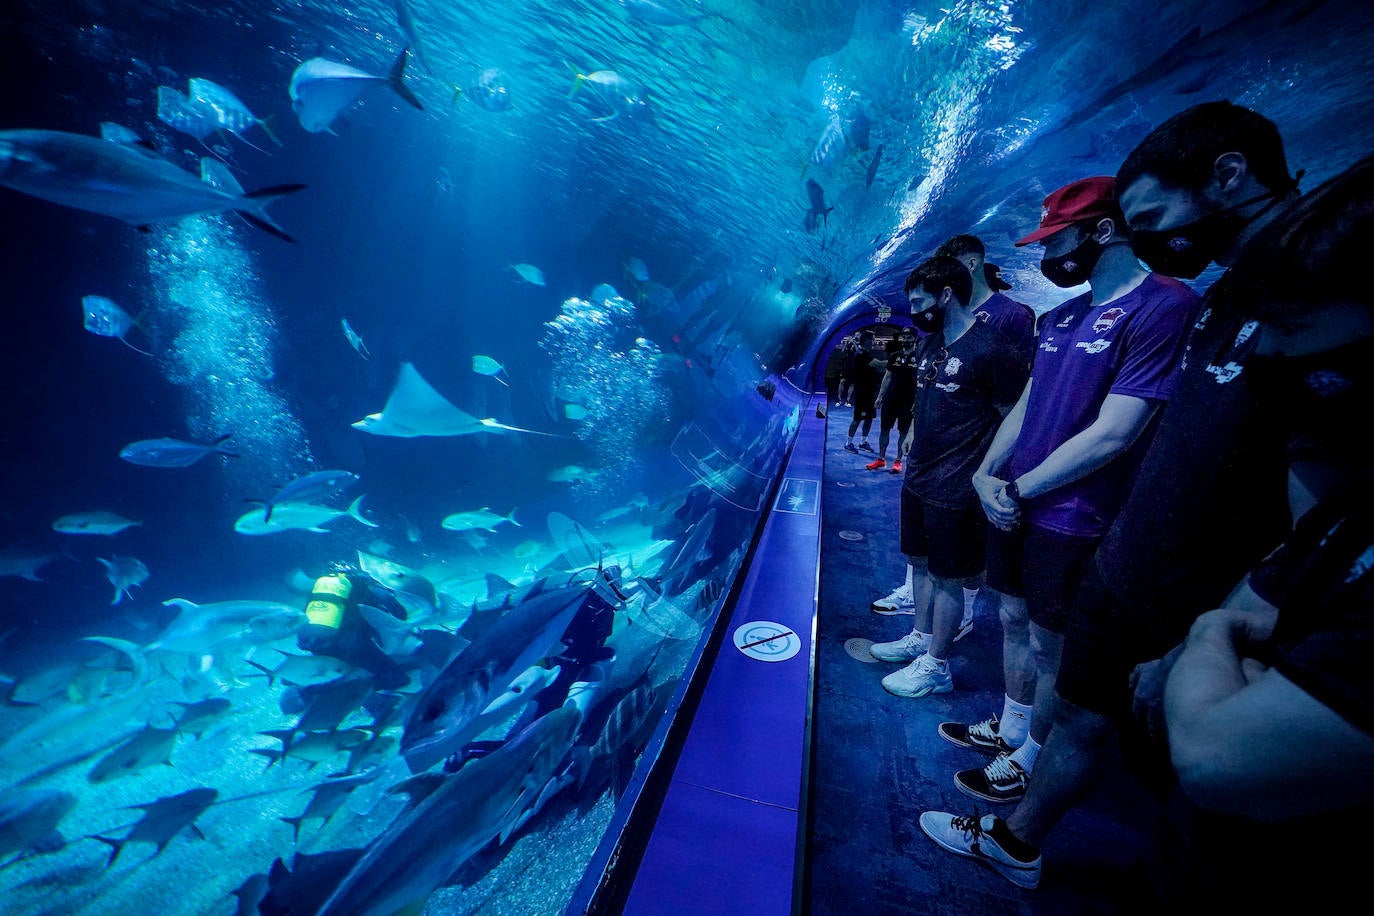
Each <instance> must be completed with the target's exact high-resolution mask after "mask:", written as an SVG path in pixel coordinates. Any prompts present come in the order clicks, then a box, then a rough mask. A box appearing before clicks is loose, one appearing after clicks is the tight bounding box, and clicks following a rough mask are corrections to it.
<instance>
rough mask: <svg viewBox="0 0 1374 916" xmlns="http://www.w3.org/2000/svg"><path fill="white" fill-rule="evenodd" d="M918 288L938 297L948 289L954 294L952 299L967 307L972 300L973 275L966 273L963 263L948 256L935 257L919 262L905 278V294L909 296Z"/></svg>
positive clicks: (966, 269)
mask: <svg viewBox="0 0 1374 916" xmlns="http://www.w3.org/2000/svg"><path fill="white" fill-rule="evenodd" d="M918 286H919V287H920V288H921V291H922V292H924V293H926V294H927V295H930V296H938V295H940V291H941V290H942V289H944V288H945V287H949V288H950V290H952V291H953V293H954V298H955V299H958V300H959V304H960V305H964V306H966V305H968V304H969V301H970V300H971V299H972V298H973V275H972V274H970V273H969V272H968V268H967V267H965V266H964V262H963V261H960V260H959V259H958V258H952V257H950V256H949V255H935V256H934V257H931V258H927V259H926V260H925V261H923V262H921V266H920V267H917V268H916V269H915V270H913V271H912V272H911V273H910V274H908V275H907V278H906V294H907V296H908V297H910V296H911V291H912V290H914V289H916V287H918Z"/></svg>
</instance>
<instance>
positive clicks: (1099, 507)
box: [846, 101, 1374, 906]
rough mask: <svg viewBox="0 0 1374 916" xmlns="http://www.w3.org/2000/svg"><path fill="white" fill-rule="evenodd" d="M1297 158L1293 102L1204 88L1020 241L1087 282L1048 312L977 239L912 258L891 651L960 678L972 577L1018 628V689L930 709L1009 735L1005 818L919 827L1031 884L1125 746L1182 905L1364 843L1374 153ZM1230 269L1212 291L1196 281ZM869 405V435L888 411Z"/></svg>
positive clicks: (970, 728)
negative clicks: (1320, 168)
mask: <svg viewBox="0 0 1374 916" xmlns="http://www.w3.org/2000/svg"><path fill="white" fill-rule="evenodd" d="M1300 177H1301V173H1299V174H1298V176H1297V177H1296V178H1295V177H1293V176H1292V175H1291V174H1290V172H1289V167H1288V164H1287V161H1286V158H1285V154H1284V149H1283V143H1282V140H1281V137H1280V135H1279V131H1278V129H1277V127H1276V126H1275V125H1274V124H1273V123H1272V122H1270V121H1269V120H1268V119H1266V118H1264V117H1263V116H1262V115H1260V114H1258V113H1256V112H1254V111H1251V110H1249V109H1246V108H1243V107H1240V106H1237V105H1234V104H1231V103H1230V102H1224V101H1219V102H1209V103H1205V104H1202V105H1198V106H1194V107H1193V108H1190V109H1187V110H1186V111H1183V112H1181V113H1179V114H1177V115H1175V116H1174V117H1173V118H1171V119H1169V120H1168V121H1166V122H1164V123H1163V124H1161V125H1159V126H1158V127H1157V128H1156V129H1155V130H1154V131H1153V132H1151V133H1150V134H1149V136H1147V137H1146V138H1145V139H1144V140H1143V141H1141V143H1140V144H1139V145H1138V146H1137V147H1136V149H1135V150H1133V151H1132V152H1131V153H1130V155H1129V156H1127V158H1126V160H1125V161H1124V162H1123V164H1122V165H1121V167H1120V169H1119V170H1118V172H1117V174H1116V175H1115V176H1091V177H1086V178H1083V179H1081V180H1077V181H1074V182H1071V183H1069V184H1067V185H1065V186H1063V187H1061V188H1059V189H1057V190H1055V191H1054V192H1052V193H1051V194H1049V195H1048V196H1047V197H1046V198H1045V201H1044V207H1043V210H1042V213H1041V218H1040V221H1039V224H1038V226H1037V228H1035V230H1034V231H1032V232H1030V233H1028V234H1027V235H1026V236H1025V237H1024V238H1022V239H1020V240H1019V241H1018V242H1017V243H1016V244H1017V245H1018V246H1026V245H1039V246H1041V247H1042V248H1043V257H1042V259H1041V270H1042V272H1043V273H1044V275H1045V277H1046V278H1047V279H1049V280H1050V281H1051V282H1052V283H1054V284H1055V285H1056V286H1059V287H1062V288H1065V289H1075V288H1078V287H1080V286H1083V285H1085V284H1086V288H1087V289H1086V291H1085V292H1082V293H1079V294H1077V295H1074V296H1072V297H1071V298H1069V299H1067V301H1065V302H1063V303H1062V304H1060V305H1058V306H1055V307H1053V308H1051V309H1050V310H1048V311H1046V312H1044V313H1043V314H1041V315H1040V316H1039V318H1038V319H1036V318H1035V316H1034V315H1033V313H1032V312H1031V311H1030V310H1029V309H1028V308H1026V307H1025V306H1024V305H1021V304H1020V303H1017V302H1015V301H1013V300H1012V299H1010V298H1008V297H1007V296H1005V295H1003V294H1002V293H1001V292H1000V291H997V290H994V289H992V288H991V286H990V285H989V282H988V280H989V274H988V273H986V272H985V271H986V267H987V265H986V264H985V263H984V257H985V251H984V248H983V245H982V243H981V242H980V241H979V240H978V239H977V238H974V237H973V236H969V235H959V236H955V237H954V238H951V239H949V240H947V241H946V242H945V243H944V244H942V245H941V246H940V247H939V248H938V249H937V250H936V251H935V253H934V254H933V255H932V256H931V257H930V258H929V259H927V260H926V261H924V262H923V263H921V264H920V265H919V266H918V267H917V268H916V269H915V270H914V271H912V272H911V274H910V276H909V277H908V278H907V281H906V285H905V292H906V297H907V300H908V303H909V305H910V308H911V314H912V321H913V324H914V325H915V326H916V327H917V328H918V329H920V330H921V331H923V332H924V335H923V336H922V337H921V338H920V339H919V340H917V339H915V335H912V337H911V339H909V340H905V341H903V340H901V338H900V335H899V338H898V339H899V342H900V345H899V348H898V350H897V351H896V355H895V357H894V354H887V355H886V359H885V360H880V359H879V358H878V357H877V356H874V357H872V358H871V359H870V360H869V362H870V367H871V368H876V366H877V365H879V364H881V365H882V366H883V367H884V369H885V374H884V375H883V376H882V379H881V380H880V381H879V382H877V383H875V384H874V385H873V387H874V389H875V391H882V392H884V393H886V394H891V393H892V390H893V387H892V386H893V385H895V384H896V382H895V379H896V378H897V374H898V373H895V372H893V369H894V368H902V367H904V366H905V365H907V364H909V365H910V366H911V367H912V368H911V371H910V373H909V375H910V377H911V378H912V382H913V385H912V392H911V395H912V397H911V402H910V407H909V408H905V412H906V413H907V417H908V418H909V421H910V425H909V427H908V428H907V429H906V430H905V431H902V432H901V433H900V440H899V443H900V444H899V446H898V460H899V461H902V462H904V466H902V473H903V485H902V491H901V501H900V541H901V552H902V554H903V555H904V556H905V559H906V570H905V573H906V576H905V581H904V582H903V583H902V584H901V585H900V586H898V588H896V589H895V590H894V591H893V592H892V594H890V595H888V596H886V597H885V598H882V599H879V600H877V601H875V602H873V610H874V611H877V612H879V613H882V614H888V615H890V614H902V613H906V614H911V615H913V617H914V626H913V628H912V630H911V632H909V633H908V634H906V635H905V636H903V637H901V638H900V639H897V640H894V641H891V642H880V643H876V644H874V645H873V647H872V649H871V651H872V654H873V655H874V657H875V658H878V659H880V660H882V661H888V662H899V663H902V664H903V667H902V668H900V669H898V670H896V671H894V672H892V673H890V674H889V675H887V677H885V678H884V680H883V686H884V688H885V689H886V690H887V691H888V692H889V693H892V694H895V695H897V696H901V697H905V698H912V699H920V698H923V697H927V696H931V695H933V694H940V693H948V692H950V691H951V690H953V689H954V678H953V675H952V673H951V670H950V655H951V654H952V651H951V650H952V647H953V643H954V641H955V640H957V639H958V638H959V637H960V636H961V635H963V634H964V633H966V632H967V631H968V627H969V625H970V621H969V614H968V611H969V609H970V598H971V596H973V595H974V594H976V593H977V590H978V589H980V588H986V589H987V590H988V591H989V592H990V597H992V598H993V599H994V602H995V604H996V607H997V613H998V617H999V619H1000V621H1001V624H1002V628H1003V645H1002V668H1003V677H1004V681H1005V697H1004V701H1003V706H1002V709H1001V710H998V711H995V712H994V714H992V715H990V716H989V717H988V718H986V719H985V720H983V721H981V722H976V723H965V722H940V723H932V725H933V727H935V728H936V729H937V730H938V733H939V734H940V735H941V736H942V737H943V738H945V739H946V740H948V741H950V742H952V743H954V744H956V745H959V746H961V747H966V748H969V749H971V750H973V751H976V752H979V753H982V754H984V755H987V757H991V758H992V759H991V760H990V761H989V762H987V763H986V764H985V765H982V766H976V767H971V768H969V769H966V770H961V771H958V772H956V773H954V774H953V780H954V784H955V785H956V786H957V787H958V788H959V789H960V790H961V791H962V792H963V793H965V794H967V795H969V796H971V797H972V798H974V799H975V800H977V801H978V802H980V803H992V804H995V805H1002V806H1008V807H1006V808H1005V809H1004V810H1005V811H1006V813H1005V815H999V814H979V813H978V809H977V808H976V807H975V809H974V811H973V813H972V814H967V815H961V814H954V813H947V812H938V811H927V812H926V813H924V814H922V815H921V817H920V826H921V829H922V831H923V832H924V833H925V834H926V836H928V837H929V838H930V839H931V840H933V841H934V842H935V843H937V844H938V845H939V846H940V847H942V848H943V849H945V850H948V851H950V852H952V853H955V854H957V855H961V856H967V857H970V858H973V859H976V860H978V861H980V862H982V863H984V864H985V865H988V866H990V867H991V868H992V869H993V870H995V871H996V872H998V873H999V874H1001V875H1002V876H1004V877H1005V878H1007V879H1008V880H1010V881H1012V882H1013V883H1015V884H1017V885H1018V886H1021V887H1024V888H1034V887H1036V886H1037V885H1038V883H1039V881H1040V876H1041V870H1042V859H1041V855H1040V847H1041V846H1042V845H1043V844H1044V843H1045V841H1046V839H1047V837H1048V836H1049V834H1050V832H1051V831H1052V829H1053V828H1054V827H1055V825H1056V824H1057V823H1058V822H1059V821H1060V820H1061V819H1062V818H1063V816H1064V815H1065V814H1066V813H1068V811H1070V810H1071V809H1072V808H1074V807H1075V806H1076V805H1077V804H1078V803H1079V802H1080V801H1081V800H1082V799H1083V798H1084V797H1085V796H1086V795H1087V794H1088V792H1089V791H1090V790H1091V789H1092V788H1093V787H1094V786H1095V785H1096V784H1097V780H1098V779H1099V778H1100V777H1101V776H1102V774H1103V773H1104V772H1105V771H1106V770H1107V768H1108V767H1110V766H1118V767H1120V766H1125V767H1126V768H1127V769H1128V770H1130V772H1132V773H1134V774H1136V775H1139V776H1142V777H1144V778H1145V779H1146V781H1147V784H1148V785H1150V786H1151V787H1152V788H1155V789H1157V790H1158V791H1159V792H1160V793H1161V798H1163V799H1165V800H1167V801H1169V802H1170V805H1171V807H1170V810H1171V811H1172V812H1174V814H1175V815H1176V816H1174V817H1171V818H1170V819H1169V820H1168V824H1169V826H1170V829H1171V830H1174V831H1176V832H1175V833H1170V834H1168V840H1164V837H1165V834H1164V833H1161V839H1162V842H1161V844H1160V845H1161V850H1162V852H1164V853H1165V854H1164V855H1163V856H1162V858H1165V859H1172V861H1171V862H1170V868H1169V874H1170V875H1171V879H1172V880H1173V881H1174V882H1175V884H1173V885H1172V886H1171V887H1170V888H1167V889H1163V890H1162V893H1166V894H1168V895H1170V896H1171V899H1174V901H1175V902H1180V901H1188V902H1190V903H1193V904H1201V903H1208V904H1216V903H1222V902H1224V903H1227V904H1230V905H1233V906H1234V905H1240V904H1242V903H1246V902H1249V903H1255V904H1259V903H1265V902H1268V901H1269V900H1270V899H1271V894H1272V890H1273V884H1272V883H1271V882H1270V881H1269V880H1268V879H1266V880H1258V879H1257V871H1258V870H1260V869H1264V868H1265V867H1266V864H1267V863H1268V862H1273V863H1275V864H1276V865H1281V871H1282V873H1283V874H1285V875H1289V876H1294V877H1293V880H1294V882H1297V881H1298V880H1302V888H1303V893H1304V894H1306V895H1309V896H1308V897H1307V898H1306V899H1309V900H1311V899H1313V898H1312V897H1311V896H1310V895H1311V894H1313V893H1314V892H1316V893H1317V896H1321V895H1322V893H1324V892H1322V890H1321V889H1322V888H1323V887H1326V886H1328V883H1327V882H1329V883H1330V884H1332V885H1334V886H1339V882H1340V880H1341V878H1342V877H1343V876H1345V875H1349V874H1351V873H1352V871H1351V870H1350V869H1352V867H1353V866H1354V865H1355V864H1357V863H1358V862H1361V861H1363V853H1362V851H1361V850H1360V845H1359V844H1358V843H1355V842H1353V841H1351V840H1350V839H1349V838H1348V837H1343V833H1344V832H1346V831H1348V828H1349V826H1350V825H1353V824H1359V823H1363V822H1364V819H1365V817H1367V816H1368V815H1369V814H1370V813H1371V808H1372V807H1374V790H1371V789H1370V788H1369V785H1370V780H1369V779H1368V777H1369V776H1371V775H1374V711H1372V710H1374V703H1371V702H1370V700H1371V699H1374V696H1371V694H1374V665H1371V662H1374V601H1371V598H1374V593H1372V592H1371V585H1374V576H1371V575H1370V573H1371V570H1374V516H1371V514H1370V512H1369V511H1368V508H1367V507H1368V505H1369V504H1370V503H1371V498H1370V496H1369V493H1370V492H1371V490H1370V486H1369V485H1370V484H1371V483H1374V466H1372V464H1371V460H1370V458H1369V452H1368V450H1367V449H1365V448H1364V447H1363V446H1362V445H1361V444H1359V443H1361V442H1362V436H1363V432H1362V430H1361V427H1362V426H1363V425H1364V423H1363V421H1364V419H1365V418H1367V417H1368V416H1370V413H1369V411H1370V407H1371V404H1372V403H1374V401H1371V397H1372V396H1374V393H1372V392H1371V387H1374V386H1371V382H1372V381H1374V379H1371V373H1374V302H1371V297H1370V293H1369V291H1368V289H1369V287H1368V284H1365V283H1362V282H1360V279H1359V276H1358V274H1357V272H1356V271H1354V270H1353V269H1352V265H1354V264H1356V263H1359V260H1360V258H1361V257H1362V256H1365V255H1366V253H1367V252H1368V251H1369V250H1370V246H1371V244H1374V238H1372V237H1371V231H1370V230H1371V225H1372V224H1374V223H1372V218H1374V159H1367V160H1364V161H1361V162H1360V163H1357V164H1356V165H1354V166H1352V167H1351V168H1349V169H1347V170H1346V171H1345V172H1343V173H1341V174H1339V175H1337V176H1336V177H1334V178H1332V179H1330V180H1329V181H1327V182H1326V183H1324V184H1323V185H1321V186H1320V187H1319V188H1317V189H1315V190H1314V191H1312V192H1310V193H1307V194H1302V193H1300V192H1299V189H1298V178H1300ZM1211 263H1216V264H1219V265H1221V266H1222V267H1225V268H1226V271H1225V273H1224V274H1223V275H1222V276H1221V278H1220V279H1219V280H1218V281H1217V282H1216V283H1214V284H1213V285H1212V286H1211V287H1210V288H1209V289H1207V290H1206V291H1205V293H1204V294H1203V295H1201V296H1200V295H1199V293H1198V292H1197V291H1195V290H1194V289H1193V288H1191V287H1190V286H1189V285H1188V284H1187V283H1185V282H1183V281H1185V280H1191V279H1195V278H1197V277H1198V276H1199V275H1200V273H1201V272H1202V271H1203V270H1204V269H1205V268H1206V267H1207V266H1208V265H1210V264H1211ZM871 349H872V348H871V346H870V348H869V352H871ZM865 352H866V351H865V349H864V347H863V341H860V346H859V347H858V349H857V353H858V356H857V357H856V359H858V360H862V359H863V354H864V353H865ZM855 380H856V389H857V376H855ZM884 403H885V402H884ZM854 404H855V408H854V419H853V420H852V421H851V426H850V431H849V443H848V444H847V445H846V447H847V448H851V450H856V449H857V448H862V447H863V446H862V445H861V446H858V447H852V443H853V436H854V433H855V431H856V429H857V427H858V425H860V424H864V423H865V422H866V423H867V424H870V425H871V421H872V410H871V408H870V409H869V410H866V411H864V410H861V407H862V402H861V401H859V400H857V399H856V400H855V401H854ZM885 418H886V414H885ZM893 422H894V424H897V425H898V428H899V430H901V429H902V426H901V422H902V418H901V417H894V418H893ZM888 428H890V427H888V426H887V425H886V419H885V426H884V434H883V440H882V443H881V446H880V451H879V453H878V456H877V458H876V459H875V462H874V463H873V464H870V465H869V467H870V468H875V469H876V468H881V467H883V466H885V452H886V444H887V433H886V430H887V429H888ZM868 431H869V425H864V426H863V435H864V440H865V441H864V444H865V445H866V444H867V436H868ZM1123 751H1124V753H1123ZM985 759H986V758H985ZM1158 764H1164V765H1163V766H1158ZM1343 827H1344V829H1343ZM1166 847H1167V848H1166ZM1180 850H1182V851H1183V853H1182V854H1178V855H1174V854H1177V853H1179V851H1180ZM1299 876H1300V877H1299ZM1322 876H1325V877H1322ZM1294 886H1297V885H1296V883H1295V884H1294Z"/></svg>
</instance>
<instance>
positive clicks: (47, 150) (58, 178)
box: [0, 129, 305, 242]
mask: <svg viewBox="0 0 1374 916" xmlns="http://www.w3.org/2000/svg"><path fill="white" fill-rule="evenodd" d="M0 185H3V186H4V187H7V188H11V189H13V190H15V191H19V192H21V193H24V194H28V195H30V196H32V197H37V198H39V199H41V200H46V201H49V202H51V203H55V204H61V205H62V206H66V207H73V208H75V209H78V210H85V211H86V212H88V213H97V214H100V215H101V216H109V217H113V218H115V219H119V220H123V221H124V222H126V223H128V224H129V225H131V226H140V227H143V226H148V225H149V224H151V223H159V222H165V221H172V220H179V219H183V218H185V217H188V216H195V215H198V214H202V213H220V212H223V211H226V210H233V211H236V212H237V213H239V214H240V215H241V216H242V217H243V218H244V219H246V220H248V222H250V223H252V224H253V225H254V226H257V227H258V228H259V229H262V230H264V231H266V232H269V233H271V234H272V235H275V236H277V237H278V238H281V239H284V240H286V241H288V242H289V241H293V239H292V238H291V236H289V235H287V234H286V231H285V230H284V229H282V228H281V226H279V225H277V224H276V223H275V222H273V220H272V217H271V216H269V215H268V213H267V207H268V205H269V204H271V203H272V202H273V201H275V200H278V199H280V198H281V197H284V196H286V195H287V194H294V193H295V192H297V191H300V190H301V189H303V188H304V187H305V185H303V184H282V185H275V186H273V187H268V188H262V189H260V190H257V191H251V192H248V193H233V192H231V191H226V190H222V189H220V188H217V187H215V186H214V185H212V184H210V183H209V182H206V181H204V180H202V179H201V178H200V177H197V176H196V175H193V174H192V173H190V172H187V171H186V170H185V169H182V168H180V167H178V166H177V165H175V164H174V163H172V162H170V161H169V160H167V159H164V158H163V157H162V156H159V155H158V154H157V153H155V152H153V151H152V150H150V149H147V148H145V147H142V146H137V145H132V144H127V143H111V142H110V141H108V140H103V139H101V138H100V137H88V136H86V135H84V134H76V133H68V132H66V131H60V130H31V129H16V130H0Z"/></svg>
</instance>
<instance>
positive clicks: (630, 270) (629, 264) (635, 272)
mask: <svg viewBox="0 0 1374 916" xmlns="http://www.w3.org/2000/svg"><path fill="white" fill-rule="evenodd" d="M625 274H626V276H628V277H629V278H630V279H632V280H634V281H635V282H636V283H648V282H649V268H648V266H647V265H646V264H645V263H644V262H643V261H641V260H640V259H639V258H626V259H625Z"/></svg>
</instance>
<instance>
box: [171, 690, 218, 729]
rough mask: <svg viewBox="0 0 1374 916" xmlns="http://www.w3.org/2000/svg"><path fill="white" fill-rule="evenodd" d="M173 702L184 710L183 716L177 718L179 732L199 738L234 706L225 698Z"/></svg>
mask: <svg viewBox="0 0 1374 916" xmlns="http://www.w3.org/2000/svg"><path fill="white" fill-rule="evenodd" d="M173 702H174V703H175V704H176V705H177V706H180V707H181V708H182V712H181V715H179V716H177V717H176V729H177V731H179V732H191V733H192V734H194V735H195V736H196V737H197V738H199V737H200V736H201V735H202V734H203V733H204V732H205V728H206V726H208V725H209V724H210V723H211V722H214V721H215V720H216V719H218V718H219V717H220V716H222V715H224V714H225V713H226V712H228V711H229V708H230V706H231V705H232V704H230V702H229V701H228V700H226V699H225V698H224V697H210V698H209V699H207V700H199V701H197V702H195V703H183V702H181V701H179V700H176V701H173Z"/></svg>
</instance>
